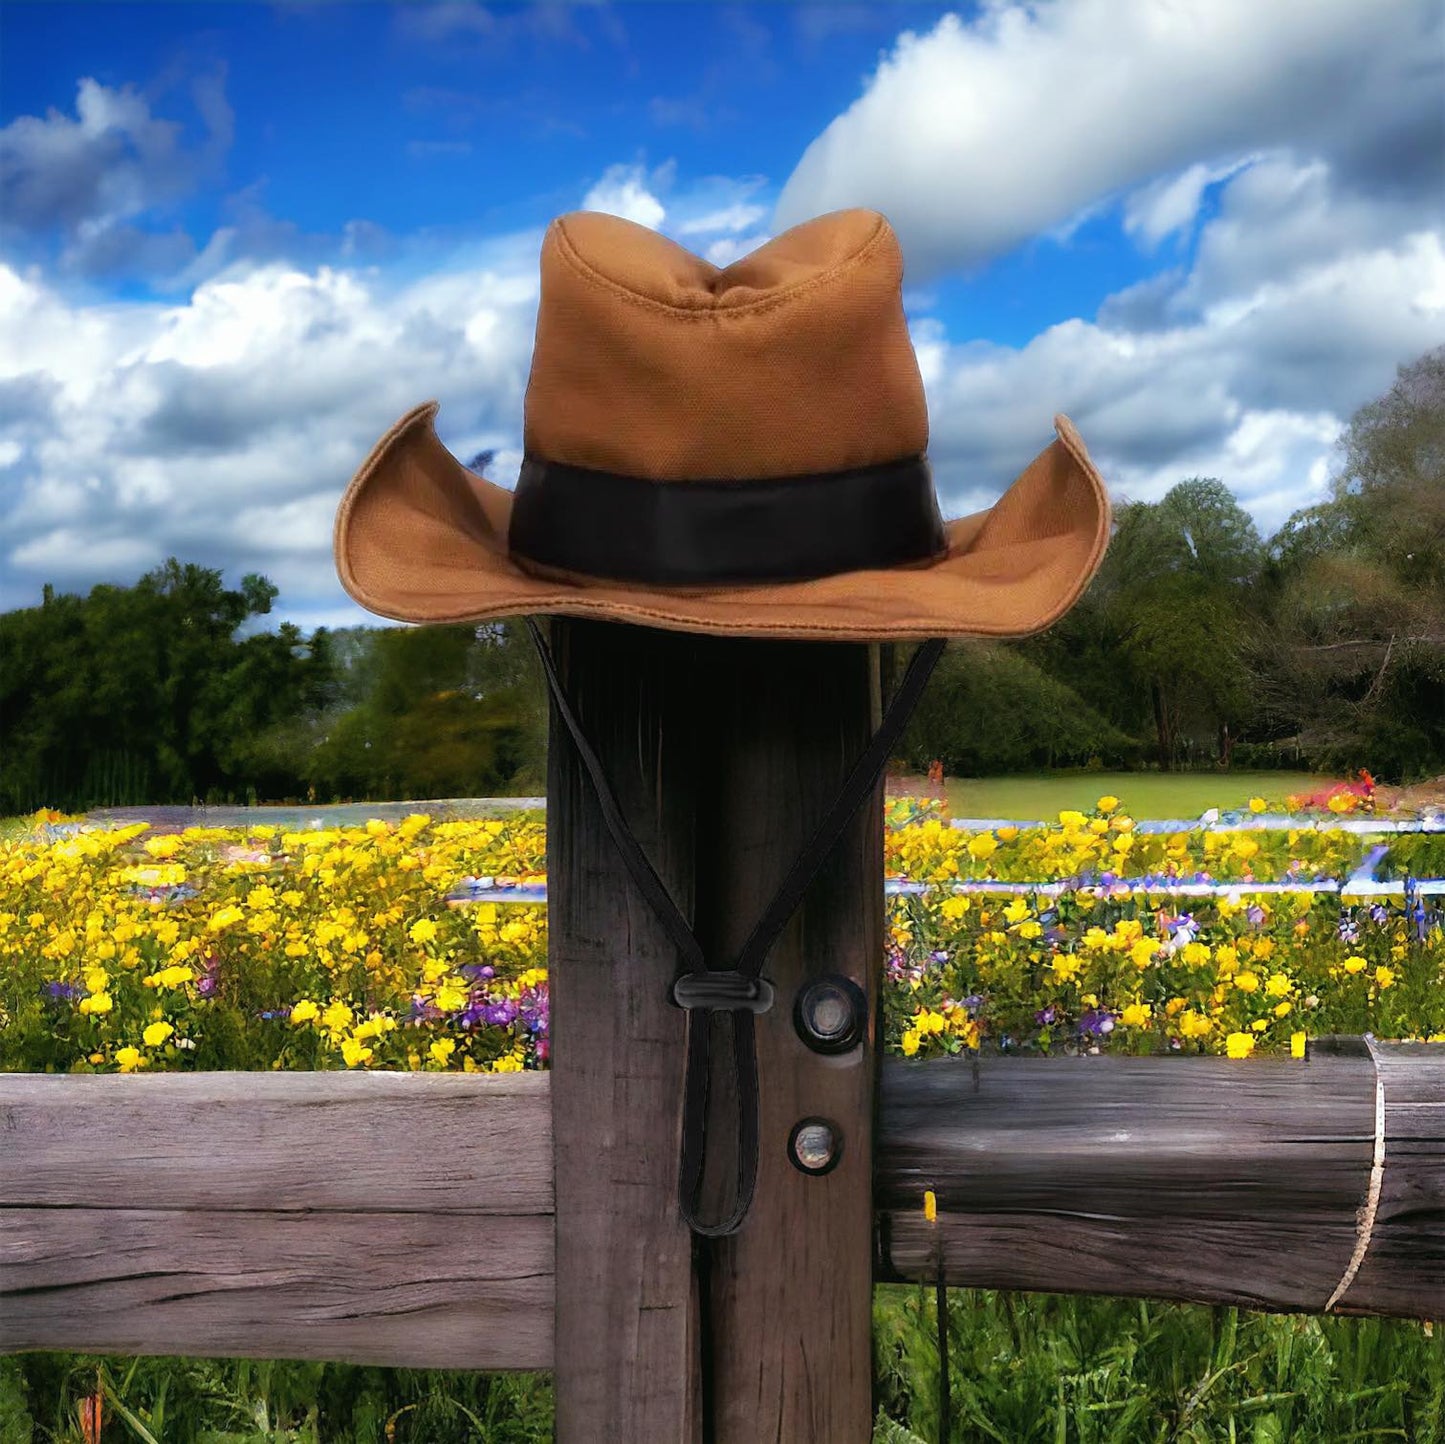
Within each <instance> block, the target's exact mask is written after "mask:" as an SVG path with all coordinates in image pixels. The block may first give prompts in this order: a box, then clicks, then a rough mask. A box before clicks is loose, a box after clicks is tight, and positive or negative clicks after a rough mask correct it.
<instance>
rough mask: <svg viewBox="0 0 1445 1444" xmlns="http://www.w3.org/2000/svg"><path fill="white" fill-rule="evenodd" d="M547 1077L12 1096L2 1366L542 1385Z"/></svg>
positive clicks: (2, 1225)
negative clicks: (399, 1372)
mask: <svg viewBox="0 0 1445 1444" xmlns="http://www.w3.org/2000/svg"><path fill="white" fill-rule="evenodd" d="M550 1133H551V1103H550V1089H549V1084H548V1079H547V1077H546V1075H545V1074H536V1073H534V1074H441V1073H436V1074H432V1073H387V1072H375V1073H178V1074H163V1073H157V1074H155V1075H152V1076H150V1077H147V1076H145V1075H141V1074H133V1075H120V1076H116V1075H74V1076H71V1075H57V1076H48V1075H35V1076H32V1075H28V1074H15V1073H4V1074H0V1352H7V1353H8V1352H15V1351H17V1350H23V1349H67V1350H70V1349H83V1350H92V1351H95V1352H104V1353H114V1354H162V1355H190V1356H198V1357H224V1356H232V1357H249V1358H263V1359H269V1358H294V1359H332V1360H338V1361H343V1362H350V1363H374V1364H389V1365H392V1366H399V1367H433V1368H473V1369H480V1368H491V1369H523V1368H525V1369H543V1368H548V1367H550V1365H551V1361H552V1357H553V1348H552V1305H553V1296H554V1289H553V1281H552V1274H553V1264H552V1230H553V1222H552V1187H551V1159H550V1149H549V1146H548V1145H549V1141H550Z"/></svg>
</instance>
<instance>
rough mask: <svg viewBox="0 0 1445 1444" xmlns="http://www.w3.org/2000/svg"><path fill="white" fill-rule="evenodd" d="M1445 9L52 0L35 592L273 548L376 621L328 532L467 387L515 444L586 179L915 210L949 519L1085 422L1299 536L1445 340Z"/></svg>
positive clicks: (461, 419)
mask: <svg viewBox="0 0 1445 1444" xmlns="http://www.w3.org/2000/svg"><path fill="white" fill-rule="evenodd" d="M1261 12H1262V13H1261ZM1441 27H1442V21H1441V16H1440V12H1439V9H1438V7H1437V6H1433V5H1430V4H1426V3H1419V0H1376V3H1374V4H1373V5H1372V6H1370V7H1364V6H1360V5H1358V4H1355V3H1345V0H1339V3H1336V0H1276V3H1275V4H1273V5H1272V6H1270V7H1259V6H1257V5H1256V4H1254V3H1253V0H1199V4H1198V5H1197V6H1193V7H1191V6H1189V5H1179V4H1170V3H1165V0H1043V3H1039V4H1035V5H1031V6H1024V5H1021V4H1014V3H1011V0H997V3H992V4H990V5H988V6H985V7H982V8H977V7H974V8H969V7H964V8H959V7H946V6H938V5H917V4H875V5H841V4H830V5H796V4H787V3H770V4H754V5H712V4H680V3H664V0H635V3H611V4H607V3H589V4H575V5H563V4H547V5H535V4H534V5H507V6H503V5H490V6H482V5H480V4H473V3H447V4H418V5H411V6H396V7H394V6H389V5H383V4H379V3H378V4H365V5H344V4H325V5H314V4H299V3H287V4H278V5H263V4H247V5H215V4H206V5H186V4H150V5H116V4H107V5H73V4H66V3H63V0H51V3H44V4H31V3H24V0H8V3H7V4H6V5H5V6H4V7H3V8H0V333H3V334H0V556H3V557H4V558H5V560H4V563H3V566H0V607H14V606H25V605H31V604H33V603H34V602H35V601H37V600H38V598H39V594H40V590H41V587H42V584H43V583H44V582H46V581H50V582H52V583H53V584H55V585H56V586H57V587H59V588H61V589H63V590H85V589H86V588H88V587H89V586H91V585H94V584H95V583H96V582H100V581H115V582H129V581H133V580H134V579H135V578H136V577H137V576H138V575H139V574H140V573H141V572H142V571H144V570H145V569H147V567H149V566H150V565H154V564H155V563H157V562H159V561H161V560H163V559H164V557H165V556H166V555H168V554H170V553H175V554H177V555H180V556H182V557H183V559H186V560H194V561H199V562H202V563H203V564H205V565H209V566H219V567H222V568H223V569H224V570H225V573H226V576H227V579H228V581H230V582H232V583H233V584H234V583H235V582H236V581H238V580H239V577H240V575H241V574H242V573H243V572H244V571H249V570H260V571H264V572H265V573H266V574H267V575H269V576H271V577H272V579H273V580H275V581H276V582H277V583H278V585H279V586H280V587H281V590H282V596H281V600H280V603H279V604H278V612H277V615H278V617H286V616H289V617H291V618H293V619H294V620H297V621H299V622H301V623H302V624H303V625H315V624H320V623H323V622H324V623H327V624H333V625H344V624H348V623H354V622H357V621H368V620H373V619H371V618H370V617H369V616H368V614H366V613H363V612H361V611H360V610H359V609H357V608H356V607H354V606H353V605H352V604H351V603H350V602H349V601H348V599H347V598H346V597H345V596H344V594H343V593H342V592H341V589H340V586H339V583H338V582H337V581H336V578H335V573H334V569H333V567H332V563H331V557H330V522H331V514H332V513H333V512H334V509H335V504H336V501H337V500H339V498H340V495H341V492H342V491H343V490H344V487H345V484H346V481H347V480H348V479H349V476H350V473H351V471H352V470H353V469H354V468H355V466H356V465H357V464H359V462H360V461H361V459H362V457H363V456H364V455H365V454H366V452H367V450H368V449H369V448H370V445H371V442H372V441H373V440H374V439H375V437H376V436H377V435H379V434H380V433H381V432H382V431H384V430H385V429H386V427H387V426H388V425H389V424H390V422H391V421H392V420H394V419H395V417H396V416H397V415H399V414H400V413H401V412H402V411H404V410H406V409H407V408H408V407H409V406H410V405H411V404H413V403H414V402H415V401H418V400H422V399H425V398H427V397H430V396H439V397H441V398H442V399H443V403H444V404H443V411H442V414H441V417H440V418H439V423H438V424H439V429H440V430H441V433H442V435H443V439H444V440H446V441H447V442H448V444H450V445H452V448H453V450H454V451H456V452H457V453H458V454H459V455H460V454H464V453H465V454H471V453H472V452H474V451H475V450H480V449H482V448H483V447H489V448H492V449H495V450H496V451H497V453H498V468H497V471H496V473H495V474H496V475H497V478H498V479H499V480H502V481H504V482H508V483H509V482H510V481H511V480H513V479H515V474H516V468H517V466H518V465H519V464H520V459H521V457H520V450H519V448H520V439H521V400H520V398H521V390H522V388H523V387H524V385H525V380H526V371H527V365H528V359H529V354H530V339H531V326H532V324H533V323H534V321H535V307H536V294H535V293H536V267H537V252H538V247H539V244H540V238H541V233H542V230H543V229H544V228H545V226H546V224H547V222H548V221H550V220H551V219H552V218H553V217H554V216H557V215H560V214H564V213H566V212H568V211H572V210H579V209H600V210H611V211H614V212H616V213H618V214H623V215H626V216H628V217H629V218H630V219H633V220H636V221H639V222H640V223H642V224H646V225H650V226H653V227H655V228H657V229H659V230H661V231H663V232H664V233H665V234H667V235H669V236H671V237H673V238H674V239H676V240H678V241H679V242H680V243H681V244H684V245H686V246H688V247H689V249H692V250H695V251H696V252H698V254H703V255H706V256H708V258H709V259H711V260H714V261H715V263H717V264H720V265H723V264H726V263H727V262H728V261H730V260H732V259H735V258H736V257H737V256H739V255H742V254H745V253H746V252H747V251H749V250H751V249H754V248H755V247H756V246H757V245H760V244H762V243H764V242H765V241H766V240H767V239H768V238H769V237H770V236H772V235H776V234H778V233H779V232H781V231H782V230H784V229H786V228H787V227H788V226H790V225H793V224H797V223H798V222H799V221H802V220H805V219H807V218H809V217H810V216H813V215H817V214H822V213H824V212H826V211H829V210H834V209H840V208H843V207H848V206H868V207H871V208H873V209H877V210H880V211H882V212H883V213H884V214H885V215H886V216H888V218H889V220H890V222H891V223H892V224H893V225H894V228H895V230H896V231H897V232H898V235H899V238H900V242H901V244H902V246H903V249H904V256H905V267H906V269H905V279H904V303H905V307H906V310H907V313H908V316H909V320H910V325H911V326H912V328H913V334H914V341H915V347H916V349H917V350H918V353H919V357H920V364H921V366H922V369H923V373H924V378H925V384H926V386H927V389H928V396H929V407H930V420H931V431H932V435H931V442H930V457H931V459H932V461H933V464H934V473H935V478H936V481H937V484H938V487H939V492H940V496H941V498H942V499H943V502H944V510H945V514H947V515H957V514H961V513H963V512H965V511H969V510H976V509H978V507H980V506H983V505H987V504H988V503H989V502H990V501H991V500H992V499H993V498H994V497H996V496H997V495H998V494H999V492H1000V491H1001V490H1002V488H1003V487H1004V486H1006V485H1007V484H1008V482H1009V481H1010V480H1011V478H1012V477H1013V476H1014V475H1015V474H1017V472H1018V471H1019V470H1020V469H1021V468H1022V467H1023V466H1024V465H1025V464H1026V463H1027V461H1028V460H1029V459H1030V458H1031V457H1032V456H1033V455H1034V454H1035V453H1036V452H1037V451H1038V450H1039V449H1040V448H1041V447H1042V446H1043V445H1045V444H1046V443H1047V442H1048V440H1049V439H1050V437H1051V435H1052V431H1051V427H1050V424H1049V423H1050V418H1051V417H1052V415H1053V414H1054V412H1056V411H1065V412H1067V413H1068V414H1069V415H1070V416H1071V417H1072V418H1073V419H1074V421H1075V423H1076V424H1077V425H1078V426H1079V428H1080V430H1081V431H1082V433H1083V435H1084V437H1085V439H1086V441H1088V442H1089V444H1090V446H1091V449H1092V450H1093V451H1094V453H1095V458H1096V460H1097V461H1098V462H1099V463H1100V466H1101V469H1102V470H1103V471H1104V474H1105V476H1106V477H1107V478H1108V479H1109V480H1110V482H1111V485H1112V487H1113V489H1114V491H1115V494H1116V495H1119V496H1130V497H1143V498H1152V497H1157V496H1159V495H1162V494H1163V492H1164V491H1165V490H1167V489H1168V487H1169V486H1170V485H1172V484H1173V483H1174V482H1176V481H1179V480H1182V479H1184V478H1185V477H1187V476H1192V475H1215V476H1219V477H1220V478H1221V479H1223V480H1224V481H1225V482H1226V483H1227V484H1229V485H1230V486H1231V487H1232V488H1233V489H1234V491H1235V493H1236V495H1238V496H1239V498H1240V500H1241V502H1242V503H1243V504H1244V505H1246V506H1247V507H1248V508H1249V510H1250V511H1251V512H1252V514H1253V515H1254V516H1255V518H1256V520H1257V521H1258V523H1259V525H1260V528H1261V530H1262V531H1263V532H1265V533H1266V534H1268V533H1269V532H1271V531H1272V530H1274V529H1275V528H1276V527H1277V526H1278V525H1279V524H1280V523H1281V522H1282V521H1283V520H1284V519H1285V518H1286V517H1287V516H1288V515H1289V514H1290V512H1291V511H1293V510H1294V509H1295V508H1296V507H1298V506H1302V505H1307V504H1309V503H1310V502H1311V501H1313V500H1317V499H1319V498H1320V497H1321V496H1322V495H1323V494H1324V492H1325V489H1326V487H1327V484H1328V480H1329V477H1330V475H1331V473H1332V469H1333V467H1334V465H1335V452H1334V442H1335V439H1336V437H1337V436H1338V434H1339V431H1340V428H1341V427H1342V426H1343V424H1344V423H1345V422H1346V421H1347V420H1348V417H1349V415H1350V414H1351V412H1352V411H1353V410H1354V409H1356V408H1357V407H1358V406H1360V405H1362V404H1364V403H1365V402H1367V401H1369V400H1371V399H1372V398H1373V397H1374V396H1376V395H1378V394H1380V393H1381V392H1382V391H1383V390H1384V389H1386V388H1387V387H1388V385H1389V384H1390V382H1391V380H1392V379H1393V376H1394V373H1395V368H1396V367H1397V366H1398V365H1400V364H1402V363H1406V362H1408V361H1410V360H1413V359H1414V358H1415V357H1416V356H1417V355H1419V354H1421V353H1422V352H1423V351H1424V350H1426V349H1428V348H1429V347H1430V346H1431V345H1434V344H1438V343H1439V341H1440V340H1441V339H1445V173H1442V169H1441V165H1442V162H1441V160H1440V156H1441V154H1442V150H1441V146H1442V142H1445V133H1442V132H1445V115H1442V107H1441V105H1440V99H1439V98H1440V95H1441V94H1442V93H1445V90H1442V87H1445V78H1442V74H1441V70H1442V57H1445V39H1442V28H1441ZM508 467H510V469H511V471H510V476H508V475H507V468H508Z"/></svg>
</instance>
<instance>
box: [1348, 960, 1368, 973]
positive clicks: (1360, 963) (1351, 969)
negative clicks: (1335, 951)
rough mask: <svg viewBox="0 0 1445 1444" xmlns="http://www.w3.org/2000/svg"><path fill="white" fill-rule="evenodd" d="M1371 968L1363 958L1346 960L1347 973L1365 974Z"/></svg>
mask: <svg viewBox="0 0 1445 1444" xmlns="http://www.w3.org/2000/svg"><path fill="white" fill-rule="evenodd" d="M1368 966H1369V964H1368V963H1366V962H1365V960H1364V959H1363V958H1361V957H1350V958H1346V959H1345V971H1346V972H1347V973H1363V972H1364V971H1365V969H1366V968H1367V967H1368Z"/></svg>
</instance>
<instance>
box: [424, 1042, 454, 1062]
mask: <svg viewBox="0 0 1445 1444" xmlns="http://www.w3.org/2000/svg"><path fill="white" fill-rule="evenodd" d="M428 1051H429V1052H430V1053H431V1055H432V1057H433V1058H435V1059H436V1061H437V1062H438V1063H440V1064H441V1065H442V1066H443V1067H446V1065H447V1063H448V1061H449V1060H450V1058H451V1056H452V1054H453V1053H455V1052H456V1051H457V1045H456V1042H455V1041H454V1040H453V1039H451V1038H438V1039H437V1041H436V1042H435V1043H433V1044H432V1045H431V1047H430V1049H428Z"/></svg>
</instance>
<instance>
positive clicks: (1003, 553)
mask: <svg viewBox="0 0 1445 1444" xmlns="http://www.w3.org/2000/svg"><path fill="white" fill-rule="evenodd" d="M902 279H903V258H902V254H901V251H900V249H899V245H898V240H897V237H896V236H895V235H894V233H893V229H892V227H891V226H890V225H889V224H888V222H887V220H886V219H885V218H884V217H883V216H882V215H879V214H878V213H877V212H876V211H871V210H843V211H834V212H831V213H829V214H827V215H823V216H818V217H816V218H815V219H813V220H810V221H806V222H804V223H803V224H802V225H798V226H794V227H793V228H792V229H791V230H788V231H785V232H783V233H782V234H781V235H779V236H776V237H774V239H773V240H771V241H769V242H768V243H767V244H766V245H764V246H762V247H760V248H759V249H758V250H756V251H753V252H752V253H751V254H749V255H747V256H744V257H743V258H742V259H740V260H738V261H734V262H733V264H732V265H730V266H728V267H726V268H725V269H723V270H719V269H718V268H717V267H716V266H713V265H711V264H710V263H709V262H707V261H705V260H702V259H701V258H700V257H698V256H695V255H693V254H692V253H691V252H690V251H687V250H685V249H684V248H683V247H682V246H680V245H678V244H677V243H676V242H674V241H671V240H669V239H667V238H666V237H665V236H662V235H659V234H658V233H657V232H655V231H651V230H649V229H647V228H646V227H645V226H640V225H637V224H635V223H633V222H631V221H626V220H622V219H620V218H619V217H616V216H611V215H606V214H602V213H599V212H592V211H581V212H575V213H572V214H570V215H564V216H561V217H559V218H558V219H556V220H554V221H553V222H552V223H551V225H550V226H549V227H548V228H547V232H546V235H545V237H544V240H543V243H542V256H541V300H540V304H539V308H538V314H537V334H536V344H535V348H534V351H533V357H532V370H531V376H530V379H529V381H528V385H527V394H526V401H525V406H524V420H523V445H524V461H523V466H522V473H521V476H520V478H519V480H518V483H517V488H516V490H515V492H514V491H509V490H508V489H506V488H505V487H502V486H498V485H497V484H496V483H494V482H491V481H488V480H487V479H486V478H485V477H483V476H478V475H476V474H475V473H473V472H471V471H469V470H468V469H467V468H466V467H464V466H463V465H462V464H461V463H460V462H459V461H457V459H456V458H455V457H454V456H453V455H452V454H451V452H449V451H448V450H447V448H446V447H445V446H444V445H443V444H442V443H441V441H440V440H439V439H438V437H437V434H436V431H435V429H434V426H433V422H434V419H435V417H436V414H437V411H438V404H437V403H436V402H434V401H432V402H427V403H425V404H424V405H421V406H418V407H416V408H415V409H414V410H412V411H409V412H408V413H407V414H406V415H405V416H403V417H402V418H401V419H400V420H399V421H398V422H397V423H396V424H395V425H394V426H393V427H392V428H391V430H389V431H388V432H387V433H386V435H385V436H383V437H382V438H381V440H380V441H379V442H378V443H377V444H376V446H375V448H374V449H373V450H372V452H371V455H370V456H368V457H367V459H366V461H365V462H364V463H363V464H362V466H361V469H360V470H359V471H358V472H357V473H356V476H355V477H354V478H353V480H352V482H351V484H350V486H349V487H348V488H347V491H346V494H345V496H344V497H343V499H342V501H341V505H340V508H339V510H338V512H337V517H336V531H335V552H336V566H337V572H338V574H339V576H340V578H341V581H342V584H343V585H344V586H345V588H346V590H347V592H348V593H349V594H350V595H351V596H352V597H353V598H354V599H355V600H356V601H357V602H359V603H360V604H361V605H362V606H363V607H366V608H367V609H368V610H369V611H372V612H375V613H377V614H379V615H381V616H384V617H391V618H394V619H395V620H397V621H404V622H470V621H481V620H484V619H487V618H495V617H505V616H515V615H527V614H531V615H563V616H573V617H593V618H601V619H607V620H613V621H619V622H631V623H634V624H637V625H642V626H651V627H663V628H668V629H672V630H677V631H684V632H711V633H724V634H727V635H731V636H753V637H774V638H799V639H801V638H819V639H834V640H840V641H874V640H888V639H897V640H904V639H909V638H914V639H918V638H943V637H957V636H996V637H1020V636H1026V635H1028V634H1029V633H1032V632H1036V631H1038V630H1040V629H1041V628H1043V627H1046V626H1048V625H1049V624H1050V623H1051V622H1053V621H1055V620H1056V619H1057V618H1058V617H1060V616H1061V615H1062V614H1063V613H1064V612H1066V611H1067V610H1068V609H1069V607H1070V606H1071V605H1072V604H1073V603H1074V602H1075V601H1076V600H1077V599H1078V597H1079V596H1080V594H1081V593H1082V592H1083V590H1084V588H1085V587H1086V586H1087V585H1088V583H1089V580H1090V578H1091V577H1092V576H1093V575H1094V572H1095V571H1096V570H1097V569H1098V565H1099V562H1100V560H1101V558H1102V557H1103V554H1104V548H1105V546H1106V544H1107V542H1108V537H1109V524H1110V517H1109V501H1108V495H1107V492H1106V489H1105V486H1104V482H1103V480H1102V478H1101V477H1100V476H1099V473H1098V471H1097V470H1096V469H1095V467H1094V465H1093V463H1092V462H1091V461H1090V459H1089V454H1088V452H1087V451H1086V450H1085V448H1084V443H1083V441H1082V440H1081V439H1080V437H1079V435H1078V433H1077V432H1076V431H1075V430H1074V428H1073V426H1072V425H1071V424H1070V422H1069V420H1068V418H1067V417H1065V416H1056V417H1055V418H1054V427H1055V430H1056V431H1057V439H1056V440H1054V441H1053V442H1052V443H1051V444H1050V445H1048V446H1047V447H1045V449H1044V450H1043V451H1042V452H1040V453H1039V455H1038V456H1037V457H1035V458H1034V460H1033V461H1032V462H1030V463H1029V465H1028V466H1027V467H1026V468H1025V469H1024V471H1023V472H1022V473H1021V474H1020V475H1019V476H1018V478H1017V479H1016V480H1015V481H1014V482H1013V483H1012V485H1011V486H1010V487H1009V488H1008V490H1007V491H1006V492H1005V493H1004V495H1003V496H1002V497H1001V498H1000V499H999V500H998V501H997V502H996V503H995V504H994V505H993V506H992V507H990V508H989V509H988V510H987V511H983V512H978V513H976V514H974V515H972V516H966V517H962V518H960V519H958V520H956V521H949V522H944V521H943V519H942V517H941V515H940V513H939V509H938V503H937V499H936V495H935V493H934V490H933V483H932V478H931V473H930V470H929V464H928V461H927V458H926V455H925V452H926V448H927V445H928V412H927V404H926V401H925V397H924V390H923V382H922V377H921V375H920V373H919V369H918V362H917V358H916V357H915V355H914V352H913V346H912V343H911V342H910V340H909V336H908V330H907V326H906V322H905V318H904V312H903V304H902Z"/></svg>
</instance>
